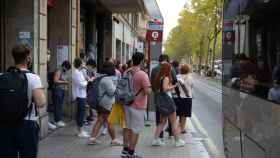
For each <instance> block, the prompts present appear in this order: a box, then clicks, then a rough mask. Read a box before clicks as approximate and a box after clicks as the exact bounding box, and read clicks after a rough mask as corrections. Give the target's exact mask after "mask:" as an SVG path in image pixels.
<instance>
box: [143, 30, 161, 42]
mask: <svg viewBox="0 0 280 158" xmlns="http://www.w3.org/2000/svg"><path fill="white" fill-rule="evenodd" d="M147 40H148V41H151V42H162V31H161V30H148V31H147Z"/></svg>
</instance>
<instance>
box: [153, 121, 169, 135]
mask: <svg viewBox="0 0 280 158" xmlns="http://www.w3.org/2000/svg"><path fill="white" fill-rule="evenodd" d="M166 122H167V117H161V118H160V123H159V125H158V126H157V128H156V131H155V138H156V139H157V138H159V135H160V133H161V132H162V131H163V129H164V127H165V125H166Z"/></svg>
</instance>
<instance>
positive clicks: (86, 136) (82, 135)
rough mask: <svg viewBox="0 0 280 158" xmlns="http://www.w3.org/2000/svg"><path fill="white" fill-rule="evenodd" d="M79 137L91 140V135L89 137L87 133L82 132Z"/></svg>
mask: <svg viewBox="0 0 280 158" xmlns="http://www.w3.org/2000/svg"><path fill="white" fill-rule="evenodd" d="M78 137H79V138H89V137H90V135H89V134H88V133H87V132H85V131H82V132H80V133H79V134H78Z"/></svg>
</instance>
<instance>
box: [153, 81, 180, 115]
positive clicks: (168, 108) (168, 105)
mask: <svg viewBox="0 0 280 158" xmlns="http://www.w3.org/2000/svg"><path fill="white" fill-rule="evenodd" d="M161 87H162V80H161ZM155 103H156V107H157V110H158V111H159V113H160V114H161V115H163V116H168V115H170V114H172V113H173V112H175V111H176V105H175V102H174V100H173V99H172V98H171V97H170V96H169V95H168V94H167V93H166V92H163V90H162V88H161V90H160V92H157V93H156V94H155Z"/></svg>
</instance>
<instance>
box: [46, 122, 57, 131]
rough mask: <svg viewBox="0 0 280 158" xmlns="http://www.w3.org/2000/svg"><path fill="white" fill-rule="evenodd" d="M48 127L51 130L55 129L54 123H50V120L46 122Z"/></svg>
mask: <svg viewBox="0 0 280 158" xmlns="http://www.w3.org/2000/svg"><path fill="white" fill-rule="evenodd" d="M48 127H49V129H51V130H56V128H57V127H56V125H54V124H52V123H50V122H48Z"/></svg>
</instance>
